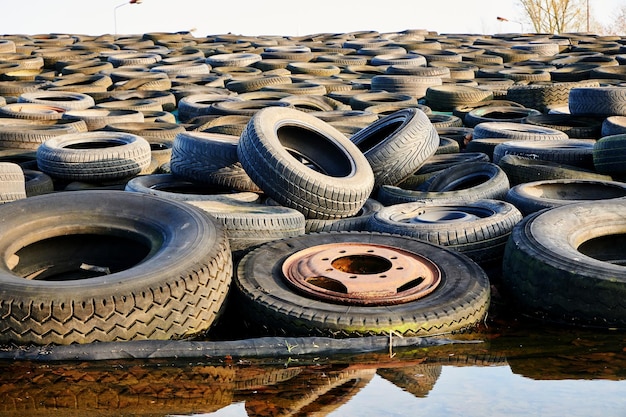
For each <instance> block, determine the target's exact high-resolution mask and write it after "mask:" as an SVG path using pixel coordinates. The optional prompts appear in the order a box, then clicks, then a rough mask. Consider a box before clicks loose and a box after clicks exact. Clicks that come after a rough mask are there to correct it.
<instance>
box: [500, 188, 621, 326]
mask: <svg viewBox="0 0 626 417" xmlns="http://www.w3.org/2000/svg"><path fill="white" fill-rule="evenodd" d="M625 209H626V201H625V200H622V199H620V200H611V201H594V202H585V203H577V204H570V205H567V206H563V207H557V208H554V209H551V210H546V211H541V212H539V213H536V214H534V215H531V216H527V217H526V218H524V220H522V221H521V222H520V223H519V224H518V225H517V226H516V227H515V228H514V229H513V232H512V234H511V237H510V239H509V242H508V244H507V246H506V249H505V254H504V259H503V277H502V280H503V285H504V287H505V290H506V291H507V292H508V293H509V294H510V296H511V297H512V299H513V300H514V302H516V304H518V305H519V306H521V307H522V308H523V310H524V311H525V312H526V313H528V314H531V315H533V316H535V317H538V318H541V319H544V320H548V321H556V322H559V323H564V324H568V325H579V326H593V327H602V328H612V329H613V328H625V327H626V306H625V305H624V303H623V300H624V298H625V297H626V285H625V283H626V275H625V273H624V266H623V265H624V257H623V251H622V248H623V247H624V242H623V240H624V235H625V234H626V224H625V218H624V216H623V213H624V210H625ZM555 225H558V227H555Z"/></svg>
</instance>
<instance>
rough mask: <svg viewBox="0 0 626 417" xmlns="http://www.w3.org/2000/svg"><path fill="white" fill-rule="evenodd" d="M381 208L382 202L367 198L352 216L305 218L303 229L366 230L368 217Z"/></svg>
mask: <svg viewBox="0 0 626 417" xmlns="http://www.w3.org/2000/svg"><path fill="white" fill-rule="evenodd" d="M381 208H383V205H382V204H380V203H379V202H378V201H376V200H374V199H373V198H368V199H367V200H366V201H365V204H364V205H363V207H361V210H359V212H358V213H357V214H355V215H354V216H352V217H345V218H343V219H332V220H320V219H306V224H305V231H306V233H315V232H341V231H350V232H359V231H363V230H366V225H367V222H368V220H369V218H370V217H371V216H372V215H374V213H376V212H377V211H378V210H380V209H381Z"/></svg>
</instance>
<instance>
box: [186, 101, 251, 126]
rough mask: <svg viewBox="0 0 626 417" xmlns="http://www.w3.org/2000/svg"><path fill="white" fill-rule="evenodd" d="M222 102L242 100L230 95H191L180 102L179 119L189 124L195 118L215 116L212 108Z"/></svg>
mask: <svg viewBox="0 0 626 417" xmlns="http://www.w3.org/2000/svg"><path fill="white" fill-rule="evenodd" d="M220 101H241V99H239V98H238V97H236V96H233V95H228V94H191V95H188V96H186V97H183V98H181V99H180V100H179V101H178V119H179V120H180V121H182V122H188V121H190V120H191V119H193V118H194V117H198V116H204V115H209V114H213V113H212V112H213V108H212V107H211V106H212V105H213V104H214V103H218V102H220Z"/></svg>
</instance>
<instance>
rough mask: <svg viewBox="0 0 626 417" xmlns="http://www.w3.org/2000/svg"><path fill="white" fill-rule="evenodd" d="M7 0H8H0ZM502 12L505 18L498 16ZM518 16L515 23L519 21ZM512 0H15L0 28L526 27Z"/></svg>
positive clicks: (204, 31) (605, 6)
mask: <svg viewBox="0 0 626 417" xmlns="http://www.w3.org/2000/svg"><path fill="white" fill-rule="evenodd" d="M3 1H8V0H3ZM587 1H588V2H589V5H590V10H591V14H592V16H593V18H595V19H596V20H598V21H599V22H601V23H610V22H611V21H612V20H614V18H615V15H616V13H617V10H618V9H619V8H620V7H621V6H624V5H626V0H587ZM498 16H500V17H504V18H506V19H508V20H509V21H508V22H503V21H498V20H497V19H496V18H497V17H498ZM520 22H521V24H520ZM523 24H524V22H523V12H522V9H521V7H520V6H519V0H474V1H472V0H400V1H392V0H387V1H384V0H377V1H374V0H351V1H345V0H312V1H299V0H218V1H211V0H143V1H142V2H141V4H129V0H55V1H51V0H19V1H11V5H10V6H9V7H4V8H3V11H2V13H1V14H0V33H4V34H29V35H33V34H46V33H70V34H88V35H100V34H107V33H116V32H117V33H118V34H142V33H147V32H178V31H189V30H191V31H193V34H194V36H198V37H202V36H208V35H215V34H223V33H229V32H230V33H233V34H237V35H251V36H257V35H308V34H313V33H320V32H324V33H327V32H330V33H345V32H351V31H361V30H375V31H378V32H381V33H384V32H398V31H402V30H405V29H427V30H430V31H435V32H437V33H479V34H493V33H504V32H519V31H520V30H521V29H522V28H523V29H524V31H530V29H531V28H530V24H526V25H524V26H522V25H523Z"/></svg>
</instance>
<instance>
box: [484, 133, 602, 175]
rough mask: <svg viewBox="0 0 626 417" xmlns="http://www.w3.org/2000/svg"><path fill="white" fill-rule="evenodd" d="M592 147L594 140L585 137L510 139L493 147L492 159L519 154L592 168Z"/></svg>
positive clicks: (495, 162)
mask: <svg viewBox="0 0 626 417" xmlns="http://www.w3.org/2000/svg"><path fill="white" fill-rule="evenodd" d="M593 149H594V141H591V140H585V139H567V140H511V141H506V142H504V143H501V144H499V145H498V146H496V147H495V148H494V150H493V158H492V160H493V163H494V164H497V163H498V162H499V161H500V159H501V158H502V157H503V156H504V155H520V156H525V157H527V158H535V159H543V160H545V161H552V162H556V163H560V164H566V165H573V166H577V167H581V168H587V169H593Z"/></svg>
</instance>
